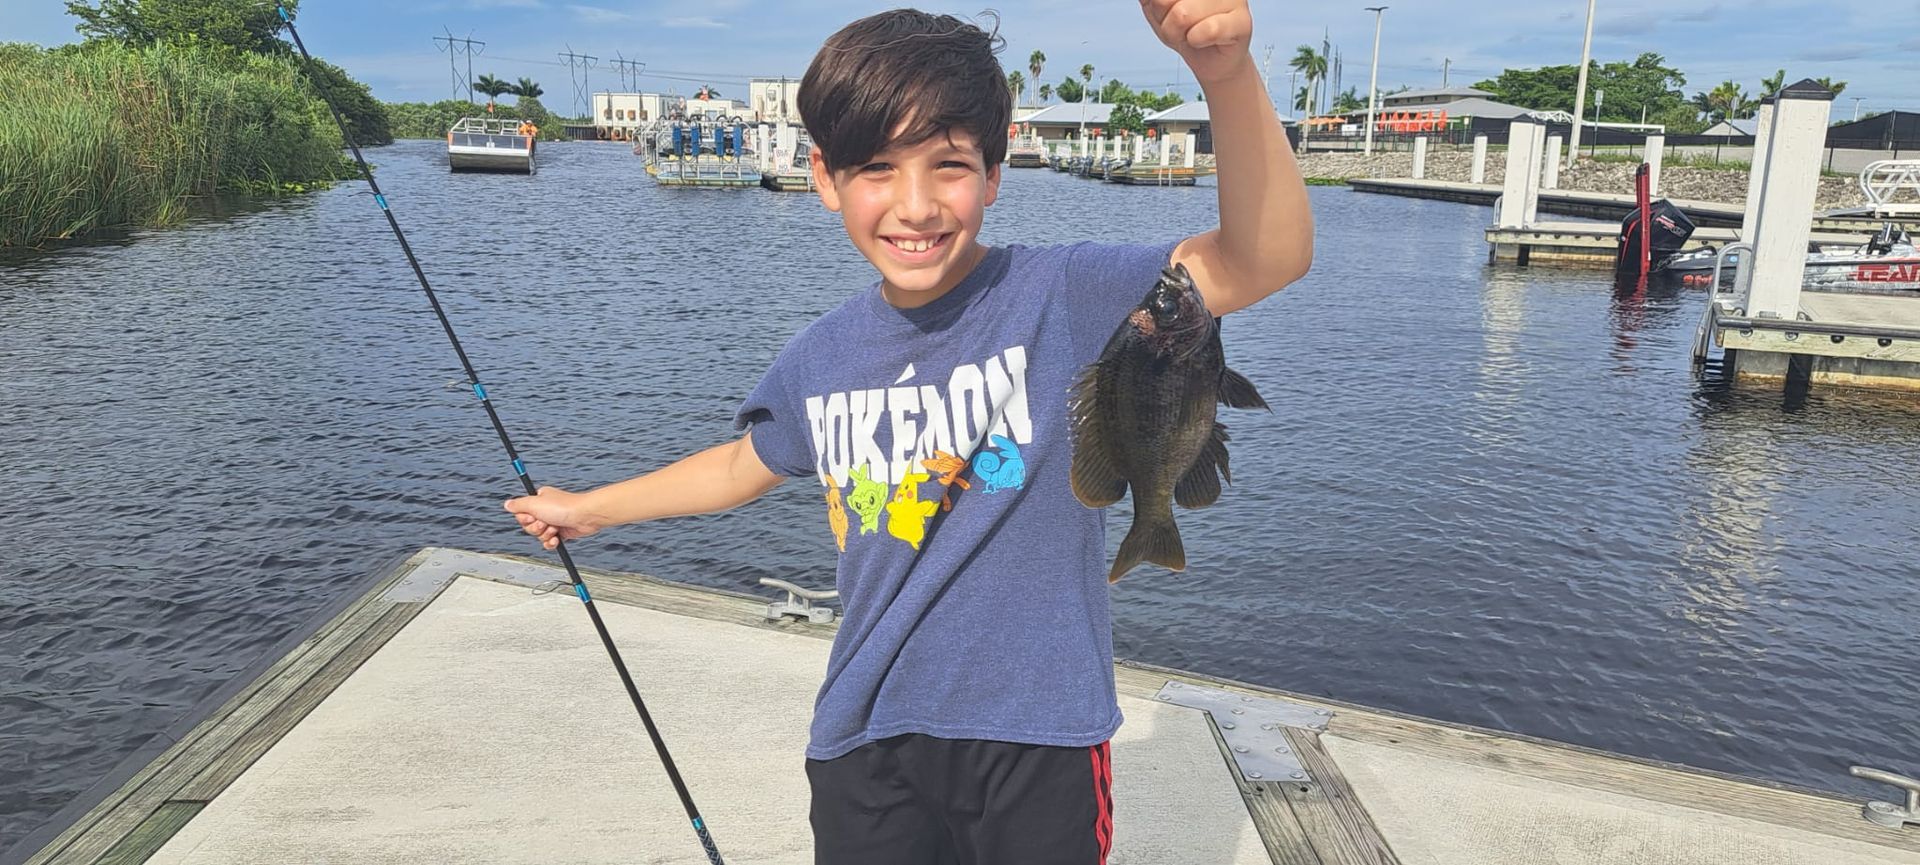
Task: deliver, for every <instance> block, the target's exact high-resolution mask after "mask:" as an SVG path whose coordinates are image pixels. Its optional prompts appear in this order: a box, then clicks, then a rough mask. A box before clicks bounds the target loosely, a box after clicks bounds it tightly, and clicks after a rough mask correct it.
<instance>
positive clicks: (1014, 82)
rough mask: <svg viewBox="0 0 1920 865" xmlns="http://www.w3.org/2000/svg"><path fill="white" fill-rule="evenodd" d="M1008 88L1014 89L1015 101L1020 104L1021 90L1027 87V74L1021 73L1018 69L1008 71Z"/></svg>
mask: <svg viewBox="0 0 1920 865" xmlns="http://www.w3.org/2000/svg"><path fill="white" fill-rule="evenodd" d="M1007 89H1008V90H1011V91H1013V103H1014V104H1015V105H1018V104H1020V92H1021V91H1023V90H1025V89H1027V76H1025V75H1021V74H1020V70H1018V69H1015V70H1013V71H1012V72H1009V73H1007Z"/></svg>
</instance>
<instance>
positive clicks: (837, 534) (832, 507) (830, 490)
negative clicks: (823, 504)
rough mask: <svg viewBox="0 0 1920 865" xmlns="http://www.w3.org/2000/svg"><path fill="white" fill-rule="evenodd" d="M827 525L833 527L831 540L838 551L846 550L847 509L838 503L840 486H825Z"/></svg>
mask: <svg viewBox="0 0 1920 865" xmlns="http://www.w3.org/2000/svg"><path fill="white" fill-rule="evenodd" d="M827 526H828V527H829V528H832V529H833V542H834V543H835V544H837V545H839V547H840V552H843V553H844V552H846V551H847V509H846V507H845V506H844V505H842V504H841V503H840V488H839V487H827Z"/></svg>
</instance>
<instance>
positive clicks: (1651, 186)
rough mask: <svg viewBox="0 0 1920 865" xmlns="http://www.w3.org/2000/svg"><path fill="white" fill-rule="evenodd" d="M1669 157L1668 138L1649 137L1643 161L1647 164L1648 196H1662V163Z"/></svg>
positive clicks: (1661, 136) (1662, 136)
mask: <svg viewBox="0 0 1920 865" xmlns="http://www.w3.org/2000/svg"><path fill="white" fill-rule="evenodd" d="M1666 155H1667V137H1666V136H1665V135H1649V136H1647V146H1646V155H1645V156H1643V157H1641V161H1642V162H1645V163H1646V164H1647V194H1648V195H1652V196H1655V197H1658V196H1659V195H1660V161H1661V160H1662V159H1664V158H1666Z"/></svg>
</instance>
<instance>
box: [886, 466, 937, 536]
mask: <svg viewBox="0 0 1920 865" xmlns="http://www.w3.org/2000/svg"><path fill="white" fill-rule="evenodd" d="M932 479H933V475H930V474H926V473H925V472H909V473H907V476H906V477H904V478H901V479H900V485H899V486H897V487H894V488H893V501H891V502H889V503H887V533H888V534H890V535H893V536H894V537H896V538H899V539H900V540H903V541H906V542H907V544H908V545H909V546H912V547H913V548H914V549H916V550H917V549H920V542H921V541H923V540H926V538H927V520H929V519H932V518H933V513H934V511H936V510H939V508H940V506H939V505H938V504H936V503H934V502H930V501H927V502H923V501H921V500H920V485H921V484H923V483H926V482H927V481H930V480H932Z"/></svg>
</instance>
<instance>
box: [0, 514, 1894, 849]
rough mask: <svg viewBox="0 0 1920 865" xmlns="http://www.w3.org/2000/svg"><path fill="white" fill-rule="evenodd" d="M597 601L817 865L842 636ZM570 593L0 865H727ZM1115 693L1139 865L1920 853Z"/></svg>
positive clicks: (1602, 757)
mask: <svg viewBox="0 0 1920 865" xmlns="http://www.w3.org/2000/svg"><path fill="white" fill-rule="evenodd" d="M583 576H584V577H585V578H586V580H587V582H588V584H589V585H590V586H591V588H592V593H593V595H594V598H595V603H596V606H598V607H599V608H600V610H601V612H602V615H603V616H604V617H605V619H606V621H607V625H608V627H609V629H610V630H611V632H612V634H613V636H614V638H615V640H616V641H617V642H618V644H619V645H620V647H621V649H622V652H623V654H624V655H625V657H626V658H627V660H628V665H629V668H630V669H631V670H632V671H633V673H634V675H635V679H636V681H637V683H638V686H639V689H640V691H641V693H642V694H643V695H644V696H645V697H646V699H647V701H648V704H649V708H650V709H651V710H652V713H653V715H654V717H655V719H656V720H657V721H658V722H659V724H660V725H661V728H662V733H663V735H664V737H665V740H666V742H667V744H668V746H669V747H670V748H671V749H672V751H673V754H674V757H675V760H676V762H677V763H678V765H679V766H680V769H681V771H682V774H683V775H684V776H685V779H686V782H687V784H688V786H689V788H690V790H691V792H692V795H693V797H694V800H695V801H696V802H697V803H698V804H699V806H700V808H701V810H702V813H703V815H704V816H705V818H706V822H707V825H708V826H709V827H711V830H712V833H713V836H714V839H715V841H716V843H717V844H718V846H719V848H720V850H721V851H722V853H723V854H724V855H725V856H726V857H727V858H728V859H729V860H730V861H734V862H751V863H795V865H798V863H807V862H811V861H812V853H811V832H810V830H809V827H808V823H807V806H808V794H807V783H806V779H805V774H804V770H803V762H802V757H801V755H802V750H803V746H804V738H805V734H806V728H807V721H808V718H809V716H810V712H811V707H812V702H813V696H814V692H815V690H816V689H817V687H818V685H819V681H820V677H821V675H822V672H823V670H824V667H825V660H826V654H827V647H828V642H827V641H828V639H830V638H831V637H832V635H833V631H834V628H833V626H832V625H831V624H814V623H809V622H803V621H798V620H792V619H786V620H781V621H769V620H768V619H767V610H768V601H769V598H767V597H756V596H752V595H746V594H741V593H735V592H724V591H717V590H712V589H704V588H696V587H691V586H685V585H679V584H674V583H668V582H664V581H660V580H655V579H652V578H648V577H645V576H641V575H636V574H617V573H597V572H585V573H584V574H583ZM563 579H564V572H563V571H561V570H560V569H559V568H557V567H555V566H552V565H549V564H546V563H544V562H539V561H535V560H531V559H523V558H518V557H511V556H494V555H484V554H479V553H471V552H466V551H461V550H451V549H444V548H428V549H423V550H421V551H419V552H418V553H416V554H413V555H411V556H409V557H407V558H406V559H405V560H404V561H401V562H398V563H397V564H396V565H395V566H394V567H393V568H391V569H390V570H389V571H387V572H385V573H383V574H380V575H376V576H375V578H373V579H370V580H369V582H368V584H367V586H366V587H365V590H364V592H361V593H355V594H354V595H353V596H352V597H351V598H350V599H349V600H348V601H347V602H345V603H344V604H343V605H342V606H341V607H340V608H339V609H338V610H336V611H332V612H331V613H330V614H329V615H326V616H323V617H321V618H320V619H319V620H317V621H316V622H315V623H314V625H313V626H312V627H311V628H310V629H309V630H308V631H307V632H305V633H302V634H299V635H296V636H295V637H293V638H290V639H289V640H288V641H287V642H286V643H285V644H283V646H282V647H281V651H279V652H276V653H274V654H273V655H272V656H271V657H269V658H268V659H266V660H265V661H263V662H262V664H261V665H260V666H258V667H256V668H255V669H254V670H252V671H249V673H248V674H245V675H243V676H242V677H241V678H239V679H237V680H236V681H235V683H234V684H233V685H232V686H230V687H229V689H228V690H227V691H226V692H223V693H222V694H218V695H216V696H215V698H214V699H211V700H209V701H208V703H207V704H205V705H204V706H203V707H202V708H201V709H200V710H199V711H197V712H196V713H195V717H191V718H189V719H188V720H187V721H185V722H183V723H182V725H181V726H179V727H177V728H175V729H174V730H172V731H169V733H168V734H167V735H166V736H164V737H161V738H160V739H159V740H157V741H156V743H154V744H153V745H151V746H150V747H149V748H148V749H147V750H146V751H144V752H142V753H140V754H137V755H136V756H135V758H134V759H132V760H130V761H129V762H128V764H127V765H126V766H124V767H123V768H122V770H121V771H120V772H117V773H116V774H115V776H114V777H110V778H109V779H108V780H107V781H106V782H104V783H103V784H102V785H101V786H100V787H98V788H96V789H95V790H94V791H93V792H92V793H90V794H89V795H88V796H86V797H83V799H82V800H81V801H78V802H76V803H74V804H73V805H72V806H70V807H69V808H68V809H66V810H65V811H63V812H62V813H61V814H60V815H58V816H57V817H56V819H55V821H54V822H53V823H52V824H50V826H49V827H48V828H47V829H45V830H42V832H41V833H38V834H36V835H35V836H34V837H31V838H29V839H27V842H26V843H24V844H22V845H21V846H20V847H16V848H15V850H14V851H12V853H10V854H7V855H0V861H7V862H11V861H25V862H27V863H31V865H53V863H62V865H65V863H108V862H111V863H140V862H152V863H175V865H185V863H193V865H212V863H261V862H435V863H494V862H501V863H505V862H577V863H587V862H607V863H613V862H635V861H642V862H655V863H699V862H704V861H706V857H705V855H704V854H703V853H702V852H701V850H700V848H699V845H698V844H697V843H696V840H695V837H694V834H693V833H692V831H691V830H690V828H689V826H688V823H687V820H686V817H685V816H684V811H683V810H682V809H681V807H680V805H679V802H678V800H677V798H676V797H675V795H674V794H673V792H672V790H671V787H670V785H669V784H668V782H667V780H666V778H665V777H664V773H663V772H662V771H661V768H660V765H659V762H658V760H657V758H656V757H655V755H654V754H653V753H652V749H651V747H650V746H649V744H648V741H647V738H646V736H645V734H644V732H643V730H642V729H641V727H640V725H639V723H638V722H637V719H636V718H635V717H634V714H633V711H632V707H631V706H630V705H629V704H628V703H627V701H626V699H625V695H624V694H623V693H621V689H620V687H619V684H618V682H617V680H616V678H615V677H614V675H613V671H612V669H611V666H610V665H609V664H608V662H607V659H606V657H605V654H604V653H603V652H602V650H601V649H600V646H599V643H598V640H597V638H596V637H595V635H594V633H593V631H592V628H591V626H590V624H589V622H588V620H587V617H586V616H585V615H584V614H583V612H582V611H581V610H580V609H579V607H580V602H579V600H578V599H576V598H575V597H574V596H573V595H572V594H571V593H570V592H568V591H565V590H562V591H559V592H553V591H546V592H542V591H541V589H540V587H541V586H543V585H546V584H549V583H550V581H555V580H563ZM957 660H959V661H962V662H963V661H964V659H957ZM1114 678H1115V684H1116V687H1117V689H1118V692H1119V694H1120V695H1121V696H1120V699H1121V703H1122V710H1123V711H1124V712H1125V714H1126V717H1127V722H1126V724H1125V726H1123V727H1122V729H1121V731H1120V732H1119V734H1118V735H1116V737H1115V738H1114V746H1113V766H1114V772H1115V781H1114V791H1115V792H1114V795H1115V801H1116V806H1115V807H1116V814H1115V842H1114V849H1113V853H1112V856H1111V858H1110V860H1109V861H1110V862H1113V863H1116V865H1117V863H1206V865H1212V863H1235V865H1239V863H1286V865H1335V863H1378V865H1388V863H1433V865H1456V863H1457V865H1507V863H1511V865H1521V863H1528V865H1532V863H1542V862H1554V863H1569V865H1576V863H1592V865H1603V863H1605V865H1616V863H1625V862H1660V863H1663V865H1708V863H1733V862H1739V863H1747V862H1764V863H1769V865H1829V863H1837V862H1846V863H1858V865H1920V828H1908V829H1894V828H1887V827H1884V826H1880V825H1876V824H1874V823H1870V822H1868V821H1867V820H1865V819H1863V817H1862V811H1861V808H1862V804H1861V803H1860V802H1857V801H1846V800H1842V799H1838V798H1835V797H1833V796H1830V795H1827V794H1824V793H1820V792H1817V791H1811V790H1802V789H1795V788H1790V787H1786V786H1782V785H1777V784H1770V783H1762V782H1756V781H1752V780H1746V779H1741V778H1736V777H1731V776H1726V775H1720V774H1715V773H1710V772H1703V771H1699V770H1693V769H1688V768H1685V767H1681V766H1675V765H1669V764H1660V763H1655V762H1650V761H1646V760H1639V759H1634V758H1628V757H1622V756H1617V755H1610V754H1604V753H1600V752H1596V751H1592V750H1588V749H1584V748H1577V747H1572V746H1568V745H1562V744H1557V743H1553V742H1547V741H1541V740H1537V739H1531V738H1527V737H1522V736H1515V735H1509V734H1504V733H1499V732H1495V731H1490V730H1482V729H1474V728H1469V727H1463V726H1459V725H1453V724H1446V723H1440V722H1435V721H1431V720H1425V719H1420V718H1414V717H1408V716H1403V715H1397V714H1393V713H1389V712H1382V711H1378V710H1372V709H1367V708H1364V707H1360V706H1354V705H1349V704H1344V703H1340V702H1337V701H1331V700H1324V699H1316V698H1312V697H1307V696H1303V695H1298V694H1290V693H1286V692H1281V691H1276V690H1273V689H1267V688H1259V687H1253V686H1248V685H1245V684H1240V683H1234V682H1225V681H1219V680H1214V679H1208V678H1206V677H1202V676H1197V675H1193V674H1190V673H1184V672H1180V671H1176V670H1167V669H1159V668H1151V667H1145V666H1141V665H1137V664H1130V663H1125V662H1123V663H1121V664H1118V665H1116V666H1115V669H1114ZM1890 792H1897V791H1891V790H1890ZM15 857H18V858H17V859H16V858H15Z"/></svg>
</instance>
